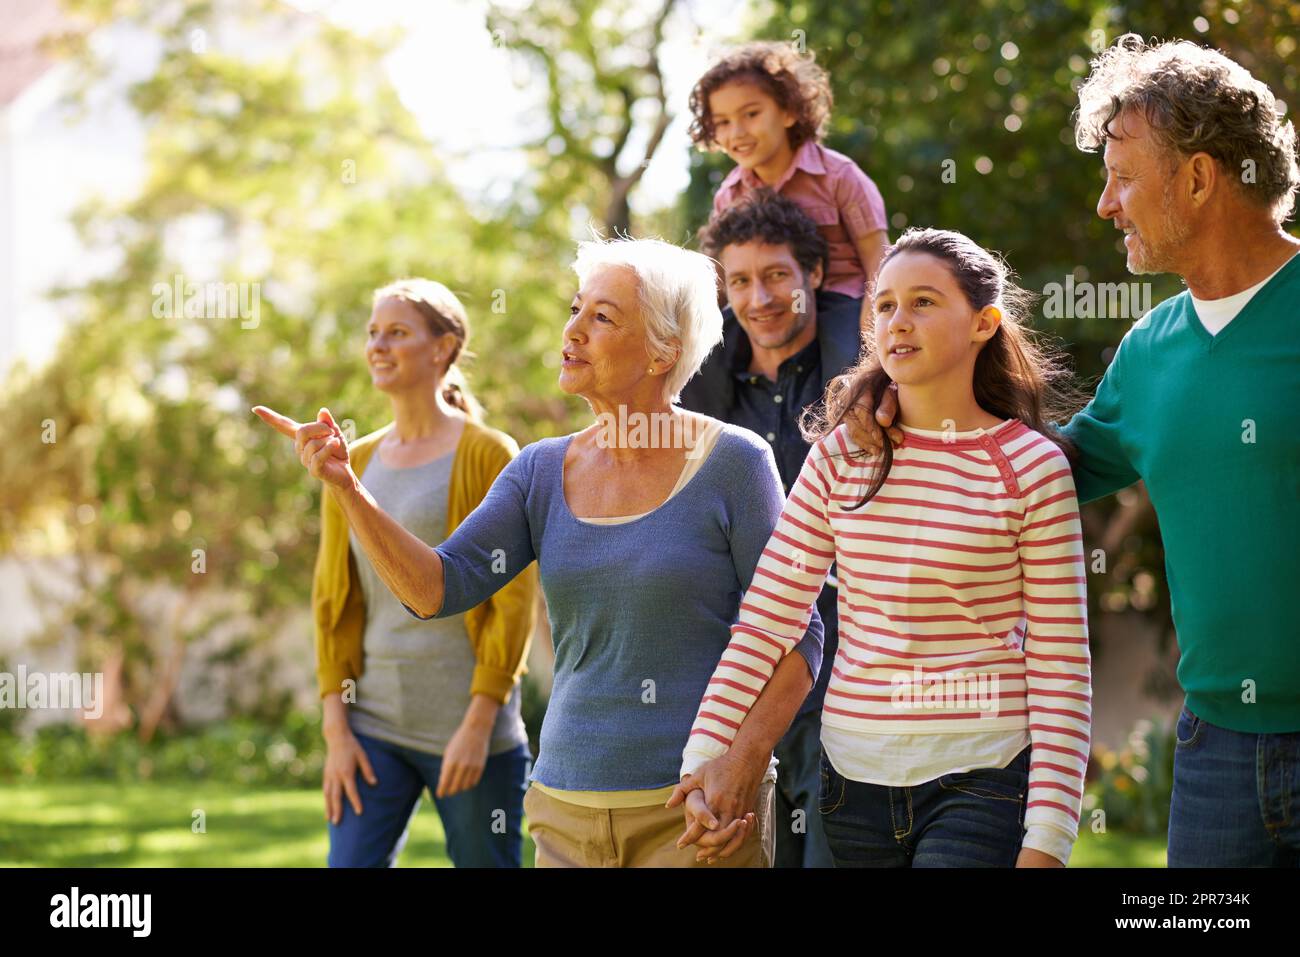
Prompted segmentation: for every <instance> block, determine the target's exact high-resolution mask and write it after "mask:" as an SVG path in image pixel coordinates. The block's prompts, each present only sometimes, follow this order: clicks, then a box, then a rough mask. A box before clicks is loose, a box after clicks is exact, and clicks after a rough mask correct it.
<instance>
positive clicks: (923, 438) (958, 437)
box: [899, 419, 1021, 449]
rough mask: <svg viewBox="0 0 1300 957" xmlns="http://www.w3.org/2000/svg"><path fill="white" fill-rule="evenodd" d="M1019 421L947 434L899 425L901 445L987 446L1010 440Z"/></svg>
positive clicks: (1003, 421) (936, 430) (937, 446)
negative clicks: (997, 441) (901, 433)
mask: <svg viewBox="0 0 1300 957" xmlns="http://www.w3.org/2000/svg"><path fill="white" fill-rule="evenodd" d="M1020 424H1021V423H1020V420H1019V419H1003V420H1002V421H1001V422H999V423H998V424H997V425H995V426H992V427H990V428H987V429H984V428H979V429H969V430H966V431H963V432H949V431H946V430H941V429H918V428H914V427H912V426H910V425H900V426H899V428H900V429H902V430H903V445H904V446H909V445H910V446H913V447H916V448H930V449H936V448H937V449H960V448H972V447H979V446H984V445H987V444H988V443H989V442H992V441H996V440H1003V439H1007V438H1010V437H1011V436H1012V435H1014V434H1015V433H1016V431H1017V430H1016V426H1018V425H1020Z"/></svg>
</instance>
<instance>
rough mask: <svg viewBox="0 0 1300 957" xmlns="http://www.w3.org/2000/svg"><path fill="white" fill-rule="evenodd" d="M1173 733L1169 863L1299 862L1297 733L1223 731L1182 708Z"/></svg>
mask: <svg viewBox="0 0 1300 957" xmlns="http://www.w3.org/2000/svg"><path fill="white" fill-rule="evenodd" d="M1177 734H1178V743H1177V745H1176V746H1175V748H1174V793H1173V798H1172V799H1171V801H1170V807H1169V866H1170V867H1297V866H1300V732H1297V731H1293V732H1290V733H1287V734H1248V733H1245V732H1242V731H1229V730H1228V729H1227V728H1220V727H1219V726H1218V725H1213V724H1210V723H1209V722H1208V721H1205V720H1204V719H1202V718H1199V717H1197V716H1196V715H1195V714H1193V713H1192V712H1191V711H1189V710H1188V709H1187V707H1186V706H1185V705H1184V707H1183V710H1182V713H1181V714H1180V715H1179V716H1178V731H1177Z"/></svg>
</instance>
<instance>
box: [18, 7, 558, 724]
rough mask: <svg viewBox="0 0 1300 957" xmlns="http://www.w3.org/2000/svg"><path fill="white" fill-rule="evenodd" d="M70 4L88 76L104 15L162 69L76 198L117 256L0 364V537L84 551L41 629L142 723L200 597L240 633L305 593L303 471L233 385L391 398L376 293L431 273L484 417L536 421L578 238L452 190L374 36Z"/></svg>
mask: <svg viewBox="0 0 1300 957" xmlns="http://www.w3.org/2000/svg"><path fill="white" fill-rule="evenodd" d="M70 8H71V10H72V12H73V13H75V14H77V15H79V16H80V17H82V18H83V19H82V23H84V25H85V28H84V32H82V33H80V34H79V35H76V36H69V37H65V38H63V46H64V47H65V49H67V50H69V51H71V52H72V53H73V54H74V55H75V57H76V62H77V63H79V64H80V65H81V66H82V67H83V69H84V70H85V77H86V82H87V83H90V82H102V80H103V78H104V77H105V76H106V75H107V72H106V71H104V70H103V69H102V64H100V63H98V62H97V59H96V55H95V54H94V53H93V52H92V45H91V44H89V43H88V42H87V38H88V37H89V36H90V35H91V34H93V33H94V31H95V30H97V29H101V28H103V27H105V26H106V25H108V24H110V23H112V24H113V25H114V26H115V28H119V29H120V28H122V27H123V26H124V25H125V24H130V25H131V26H133V27H134V28H135V29H138V30H140V31H143V32H144V33H145V34H147V35H150V36H153V37H155V38H156V42H157V44H158V49H159V59H158V64H157V68H156V70H154V72H153V74H152V75H151V76H149V77H148V78H147V79H145V80H144V81H143V82H140V83H137V84H135V85H134V86H132V87H131V88H130V89H129V90H128V91H127V95H128V96H129V100H130V102H131V104H132V105H133V106H134V108H135V109H136V110H137V111H138V113H139V115H140V116H141V118H142V119H143V121H144V123H145V126H146V129H147V136H148V141H147V157H148V175H147V177H146V180H145V183H144V186H143V188H142V189H141V191H140V192H139V194H138V195H136V196H135V197H133V198H131V199H130V200H129V201H127V202H125V203H122V204H120V205H109V204H105V203H102V202H101V203H92V204H90V205H88V206H87V207H86V208H85V209H83V210H82V211H81V212H80V214H79V215H78V220H77V226H78V229H79V231H80V234H81V235H82V237H83V239H84V241H85V242H86V243H87V244H88V246H90V247H91V248H95V249H112V250H115V251H116V252H117V255H118V262H119V265H118V266H117V268H115V269H113V270H112V271H111V272H110V273H108V274H107V275H104V276H103V277H101V278H99V279H97V280H95V281H93V282H90V283H88V284H86V285H85V286H82V287H79V288H70V289H64V290H61V292H60V294H61V296H62V298H63V300H64V303H65V306H66V308H67V309H69V310H70V311H72V312H73V313H74V315H75V320H74V321H73V322H72V324H71V325H70V327H69V331H68V333H67V335H66V338H65V339H64V340H63V342H62V344H61V347H60V349H59V351H58V354H57V356H56V358H55V359H54V361H52V362H51V363H50V364H49V365H48V366H47V367H46V368H44V369H42V370H41V371H39V372H36V373H31V372H28V371H26V370H24V369H19V370H18V371H17V372H16V373H15V375H14V376H13V377H12V378H11V380H10V381H9V383H8V384H7V388H6V394H5V396H4V410H5V414H6V416H8V417H9V419H8V420H9V421H12V422H15V423H18V426H17V429H16V434H15V436H14V437H13V438H12V440H11V441H9V442H6V443H4V444H3V448H2V449H0V516H2V517H0V547H6V546H7V547H13V548H19V549H22V550H23V551H24V552H25V553H27V554H31V553H33V552H41V551H44V552H49V553H56V554H67V553H71V554H72V555H73V556H75V557H76V559H77V562H76V566H75V569H76V570H75V571H74V572H73V575H74V577H75V578H77V579H78V581H79V583H80V585H81V586H82V589H83V590H82V591H81V592H80V597H79V598H78V599H77V600H75V601H72V602H69V601H68V600H67V597H66V596H63V597H62V598H59V599H55V598H53V597H51V599H50V600H49V601H46V602H45V603H44V606H45V607H46V608H48V609H49V610H50V612H51V617H50V620H49V633H50V634H51V635H61V634H65V633H67V632H68V631H69V630H70V631H71V632H72V633H74V634H76V635H78V636H80V637H81V638H82V639H83V645H82V648H83V651H84V656H85V658H86V659H87V661H88V662H93V663H94V665H95V668H96V670H98V669H99V668H101V667H107V669H108V671H109V672H110V674H111V673H115V671H116V669H115V668H114V667H113V665H114V663H121V664H122V667H121V669H120V674H121V682H122V687H121V688H120V689H118V690H120V692H121V694H122V697H123V698H124V700H125V701H126V702H127V704H129V705H130V706H131V708H132V709H133V711H134V712H135V715H136V719H137V721H138V723H139V730H140V733H141V735H142V736H145V737H148V736H149V735H151V734H152V732H153V729H154V728H155V727H157V726H158V725H159V724H160V723H163V722H165V721H167V720H168V717H169V714H170V713H171V709H170V707H169V705H170V700H171V695H172V693H173V691H174V689H175V687H176V681H177V678H178V676H179V670H180V665H181V663H182V661H183V659H184V656H185V653H186V648H187V646H188V645H189V642H190V640H191V639H193V638H194V637H196V636H198V635H201V634H203V633H205V632H206V631H207V630H208V629H209V628H211V627H212V626H213V624H214V622H215V620H216V619H215V618H214V617H213V616H220V617H221V618H222V619H223V620H224V619H231V618H232V616H237V615H238V616H241V617H242V620H246V621H249V622H251V625H250V626H249V627H250V628H251V631H250V633H249V634H248V635H247V636H246V644H247V643H251V642H255V641H257V640H259V639H260V638H263V637H266V636H269V635H271V634H274V633H275V632H276V630H277V629H279V628H281V627H283V623H284V621H285V620H286V618H285V615H286V614H287V613H288V612H290V611H295V610H298V611H300V610H301V609H303V608H305V606H306V600H307V594H308V591H309V586H310V571H311V566H312V562H313V560H314V553H315V545H316V534H317V530H318V528H317V510H318V502H319V487H318V486H317V485H316V483H313V482H311V481H310V480H308V479H306V478H305V476H304V475H303V474H302V469H301V466H300V465H299V464H298V463H297V460H296V458H295V457H294V456H293V454H292V450H291V449H290V448H289V447H288V446H287V444H286V443H285V442H284V440H283V439H282V438H281V437H280V436H278V435H274V434H272V433H271V432H270V431H269V430H267V429H266V427H265V426H263V425H262V424H261V423H260V422H259V421H258V420H257V419H256V418H255V417H254V416H253V415H251V413H250V412H249V408H250V406H252V405H254V404H256V403H263V404H266V405H269V406H272V407H274V408H277V409H279V410H281V411H283V412H285V413H287V414H290V415H294V416H296V417H298V418H300V419H308V418H312V417H314V415H315V412H316V409H317V408H318V407H319V406H321V405H326V404H328V405H329V406H330V407H331V409H332V410H333V411H334V414H335V416H336V417H337V418H338V419H339V420H340V421H341V422H344V420H347V421H346V422H345V427H351V428H352V430H353V432H354V434H356V435H360V434H363V433H365V432H367V431H369V430H371V429H373V428H376V427H378V426H379V425H381V424H383V422H385V421H386V420H387V415H388V404H387V400H386V399H385V398H384V397H383V396H382V395H381V394H379V393H378V392H376V391H375V390H374V389H373V388H372V387H371V386H370V382H369V378H368V376H367V374H366V372H365V368H364V364H363V362H362V346H363V342H364V324H365V320H366V318H367V317H368V315H369V311H370V294H371V291H372V290H373V289H375V288H376V287H378V286H379V285H381V284H383V283H385V282H387V281H389V280H391V279H393V278H396V277H399V276H405V275H424V276H430V277H433V278H438V279H441V280H443V281H445V282H447V284H448V285H449V286H451V288H452V289H453V290H455V291H456V292H457V293H458V294H460V295H461V296H462V297H463V299H464V301H465V303H466V306H467V308H468V310H469V312H470V316H471V322H472V325H473V336H472V342H471V346H472V347H473V349H474V351H476V352H477V353H479V354H481V355H485V356H490V361H486V362H480V363H478V364H477V366H476V365H475V364H473V363H471V365H470V367H469V371H470V376H471V382H472V384H473V386H474V388H475V390H476V391H477V392H478V393H479V394H480V395H481V398H482V399H483V401H484V404H485V405H486V406H487V409H488V412H489V421H490V423H491V424H493V425H495V426H497V427H500V428H503V429H505V430H506V431H509V432H511V433H513V434H514V435H516V436H517V437H518V438H519V439H520V441H521V442H526V441H529V440H531V439H532V438H533V437H535V435H536V433H538V432H539V431H540V432H544V433H546V434H550V433H551V432H552V431H553V429H554V428H555V427H556V425H557V424H560V425H562V424H564V423H565V422H566V421H567V420H568V419H569V418H570V417H571V416H572V414H573V403H572V402H571V401H566V400H565V399H564V398H563V397H562V396H560V394H559V393H558V390H556V388H555V384H554V376H555V371H554V370H555V367H556V365H557V363H556V362H554V361H547V360H549V359H550V358H551V354H552V353H553V352H554V351H555V343H556V338H557V334H558V330H559V328H560V325H561V324H562V322H563V321H564V318H565V310H564V303H565V302H567V297H568V295H569V292H570V290H569V288H568V287H569V283H568V282H566V279H567V276H566V269H565V266H566V265H567V256H568V252H569V249H570V246H569V243H568V241H567V236H566V235H565V234H564V232H563V231H555V230H551V229H549V228H548V223H551V222H555V221H556V219H555V217H553V216H550V215H549V214H550V212H551V211H550V210H549V208H548V209H546V210H545V212H546V214H547V215H538V216H532V215H526V214H525V212H524V211H523V210H520V209H516V208H514V207H508V208H506V209H504V210H502V211H501V212H500V215H499V216H498V217H496V218H494V219H492V220H491V221H478V220H476V219H475V218H474V217H472V216H471V215H470V214H469V213H468V212H467V210H466V208H465V206H464V204H463V202H462V201H461V199H460V197H459V196H458V195H457V194H456V193H455V192H454V190H453V189H452V188H451V187H450V186H449V185H448V184H447V182H446V180H445V178H444V176H443V175H442V172H441V169H440V166H439V163H438V161H437V159H436V157H435V156H434V154H433V151H432V149H431V147H430V144H429V143H428V142H426V141H425V140H424V139H423V138H422V137H421V135H420V133H419V131H418V129H417V127H416V124H415V123H414V121H413V119H412V117H411V116H409V115H408V113H407V112H406V111H405V109H404V108H403V107H402V106H401V104H400V103H399V101H398V98H397V96H396V94H395V92H394V91H393V89H392V88H391V86H390V84H389V82H388V80H387V77H386V75H385V74H384V72H383V69H382V66H381V58H382V57H383V55H384V53H385V51H386V50H387V48H388V45H389V42H390V41H391V39H392V38H391V37H390V38H386V39H363V38H359V37H357V36H355V35H352V34H350V33H348V32H345V31H343V30H340V29H338V28H336V27H334V26H332V25H330V24H329V23H328V22H327V21H325V20H324V19H322V18H318V17H314V16H310V15H306V14H303V13H302V12H301V11H298V10H295V9H293V8H291V7H288V6H285V5H282V4H279V3H276V2H272V0H231V2H229V3H224V4H221V5H219V6H214V5H212V4H210V3H207V2H184V3H164V2H156V3H141V4H136V5H132V6H130V7H129V8H125V9H124V8H122V6H121V5H120V4H113V3H107V2H103V0H75V2H72V3H70ZM250 25H251V26H250ZM178 277H179V278H178ZM177 283H179V284H180V285H179V289H180V290H181V296H180V297H179V298H177V297H175V296H174V295H173V291H174V290H175V289H177V288H178V286H177ZM190 283H193V284H197V285H195V286H193V287H190V286H189V285H187V284H190ZM191 292H197V293H199V294H200V297H199V298H198V299H197V300H196V299H195V298H194V297H193V296H192V295H191ZM228 293H229V294H230V295H232V296H233V298H229V299H220V298H210V299H206V300H205V299H204V298H203V296H204V295H205V294H206V295H210V296H215V297H223V296H226V295H227V294H228ZM173 300H175V301H173ZM236 304H240V305H243V306H246V307H253V306H255V307H256V308H255V309H251V308H248V309H245V310H244V311H242V312H240V311H238V310H237V309H234V308H227V307H228V306H229V307H234V306H235V305H236ZM539 319H540V320H541V321H536V320H539ZM507 412H508V413H509V414H508V415H507ZM158 586H168V587H164V588H161V589H160V588H159V587H158ZM216 594H220V595H221V596H222V600H221V601H219V602H216V603H213V602H212V601H211V600H210V599H211V597H212V596H214V595H216ZM205 596H207V599H208V600H205ZM159 603H161V607H160V605H159ZM303 653H304V655H310V654H311V652H310V641H309V637H308V636H307V635H305V634H304V636H303ZM110 693H111V692H110ZM283 705H284V702H281V701H268V702H265V703H264V707H265V710H266V711H267V712H268V715H267V716H274V715H273V712H275V711H277V710H278V709H280V708H282V706H283Z"/></svg>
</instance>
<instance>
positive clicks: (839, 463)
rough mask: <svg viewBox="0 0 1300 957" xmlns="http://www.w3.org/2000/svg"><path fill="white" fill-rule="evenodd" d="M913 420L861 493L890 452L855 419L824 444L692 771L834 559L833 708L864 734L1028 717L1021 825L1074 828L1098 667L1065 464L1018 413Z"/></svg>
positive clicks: (702, 721)
mask: <svg viewBox="0 0 1300 957" xmlns="http://www.w3.org/2000/svg"><path fill="white" fill-rule="evenodd" d="M904 433H905V438H904V442H903V445H902V446H901V447H900V448H898V449H896V450H895V453H894V462H893V466H892V468H891V470H890V473H889V476H888V477H887V478H886V480H885V482H884V484H883V486H882V487H881V489H880V491H879V492H878V493H877V494H876V496H875V497H874V498H873V499H872V500H871V501H870V502H869V503H867V505H865V506H863V507H862V508H856V507H855V506H857V504H858V503H859V502H860V501H861V500H862V496H863V495H864V494H865V492H866V490H867V488H868V487H869V486H870V483H871V480H872V478H873V477H874V474H875V469H876V467H877V464H878V462H879V459H878V458H877V457H871V458H866V457H863V456H862V453H861V450H860V449H858V447H857V446H856V445H854V444H853V442H852V440H851V439H850V438H849V436H848V431H847V429H846V428H845V427H844V426H841V427H839V428H838V429H836V430H835V431H834V432H832V433H831V434H830V435H829V436H827V437H826V438H824V439H822V440H821V441H819V442H818V443H817V444H816V445H814V446H813V448H812V450H811V451H810V453H809V455H808V458H807V460H806V461H805V463H804V467H803V470H802V472H801V473H800V475H799V479H798V480H797V481H796V483H795V485H794V487H793V488H792V489H791V490H790V496H789V498H788V499H787V501H786V504H785V508H784V510H783V511H782V514H781V518H780V521H779V522H778V523H777V526H776V529H775V531H774V532H773V533H772V537H771V539H770V540H769V542H768V545H767V548H766V549H765V550H764V552H763V557H762V559H761V560H760V561H759V564H758V568H757V569H756V570H755V572H754V579H753V582H752V583H751V585H750V588H749V591H748V592H746V594H745V597H744V600H743V602H742V603H741V606H740V615H739V618H738V620H737V622H736V624H735V625H734V626H732V629H731V642H730V644H729V645H728V646H727V649H726V651H725V652H724V653H723V656H722V660H721V661H720V662H719V664H718V667H717V669H716V670H715V671H714V674H713V678H712V679H711V680H710V682H709V686H708V690H707V692H706V694H705V696H704V699H703V700H702V701H701V703H700V710H699V713H698V714H697V716H696V719H695V724H694V726H693V727H692V729H691V735H690V738H689V740H688V742H687V745H686V749H685V752H684V754H683V766H682V772H683V774H685V773H690V772H691V771H694V770H695V769H697V768H698V767H699V766H700V765H701V764H703V763H704V762H705V761H707V760H709V759H711V758H714V757H717V756H718V755H719V754H722V753H723V752H725V751H726V750H727V748H728V747H730V745H731V742H732V739H733V738H734V736H735V733H736V731H737V729H739V727H740V724H741V722H742V721H743V720H744V718H745V715H746V714H747V713H748V712H749V709H750V708H751V707H752V706H753V704H754V701H755V700H756V699H757V698H758V695H759V693H760V692H761V691H762V689H763V688H764V686H765V685H766V684H767V682H768V681H769V680H770V679H771V677H772V672H773V671H774V670H775V668H776V665H777V663H778V662H779V661H780V660H781V658H783V657H784V656H785V655H786V654H788V653H789V652H790V650H791V649H792V648H794V646H795V645H796V644H797V643H798V641H799V640H800V639H801V638H802V637H803V634H804V631H805V628H806V626H807V623H808V619H809V617H810V615H811V609H812V606H813V603H814V601H815V600H816V598H817V593H818V592H819V591H820V589H821V587H822V583H823V581H824V580H825V578H826V575H827V572H828V571H829V569H830V566H831V563H832V561H834V562H836V563H838V566H837V575H838V578H839V597H838V609H839V633H840V643H839V650H838V652H837V654H836V656H835V660H834V663H833V665H832V668H833V671H832V674H831V679H830V685H829V688H828V689H827V692H826V702H825V706H824V709H823V711H822V722H823V724H824V725H826V726H829V727H831V728H834V729H838V730H840V731H843V732H850V733H852V732H856V733H858V734H860V735H861V736H862V737H861V741H862V747H864V748H870V747H871V741H872V736H873V735H874V736H879V735H882V734H885V735H908V736H912V735H918V734H937V733H968V732H985V731H1004V730H1005V731H1008V732H1010V731H1015V730H1017V729H1018V730H1020V731H1021V732H1024V731H1025V730H1028V733H1029V740H1030V745H1031V748H1032V751H1031V763H1030V773H1029V794H1028V800H1027V807H1026V814H1025V826H1026V828H1027V829H1028V828H1033V827H1034V826H1035V825H1050V826H1051V827H1052V828H1054V829H1060V830H1063V831H1065V832H1067V833H1068V834H1070V835H1075V834H1077V830H1078V821H1079V808H1080V804H1081V802H1082V794H1083V776H1084V771H1085V769H1086V767H1087V763H1088V746H1089V732H1090V722H1091V682H1090V669H1089V653H1088V622H1087V595H1086V581H1085V573H1084V562H1083V539H1082V534H1081V532H1080V527H1079V508H1078V500H1077V498H1076V496H1075V489H1074V480H1073V478H1072V476H1071V474H1070V466H1069V463H1068V461H1067V460H1066V457H1065V455H1064V453H1063V452H1061V450H1060V449H1059V448H1058V447H1057V446H1056V445H1055V443H1053V442H1052V441H1051V440H1049V439H1048V438H1046V437H1045V436H1043V435H1041V434H1040V433H1038V432H1035V431H1034V430H1032V429H1030V428H1029V427H1028V426H1026V425H1025V424H1024V423H1022V422H1020V421H1018V420H1014V419H1013V420H1007V421H1005V422H1003V423H1002V424H1000V425H998V426H996V427H995V428H993V429H991V430H988V431H984V430H979V431H976V432H963V433H954V434H948V435H942V436H941V435H940V434H939V433H934V432H922V431H919V430H914V429H905V430H904ZM850 453H851V454H852V455H854V456H856V458H850V457H849V455H850ZM838 737H839V738H841V739H842V738H843V737H845V735H839V736H838ZM877 740H880V739H879V738H878V737H877Z"/></svg>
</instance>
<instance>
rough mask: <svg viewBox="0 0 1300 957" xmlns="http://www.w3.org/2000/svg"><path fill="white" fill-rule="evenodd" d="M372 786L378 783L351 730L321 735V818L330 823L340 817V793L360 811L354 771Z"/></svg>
mask: <svg viewBox="0 0 1300 957" xmlns="http://www.w3.org/2000/svg"><path fill="white" fill-rule="evenodd" d="M358 769H360V771H361V773H362V774H364V775H365V777H366V783H367V784H369V785H370V786H371V787H374V786H375V785H376V784H378V783H379V778H377V777H375V772H374V769H373V768H371V767H370V759H369V758H368V757H366V752H365V749H363V748H362V747H361V742H360V741H358V740H357V736H356V735H355V734H353V733H352V731H351V730H345V731H341V732H337V733H332V734H328V735H326V737H325V775H324V782H323V789H324V791H325V819H326V820H327V821H329V822H330V823H331V824H338V823H339V822H340V821H342V820H343V794H344V793H346V794H347V796H348V802H349V803H350V804H351V805H352V810H353V811H355V812H356V813H357V814H360V813H361V795H360V794H359V793H358V791H357V771H358Z"/></svg>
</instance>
